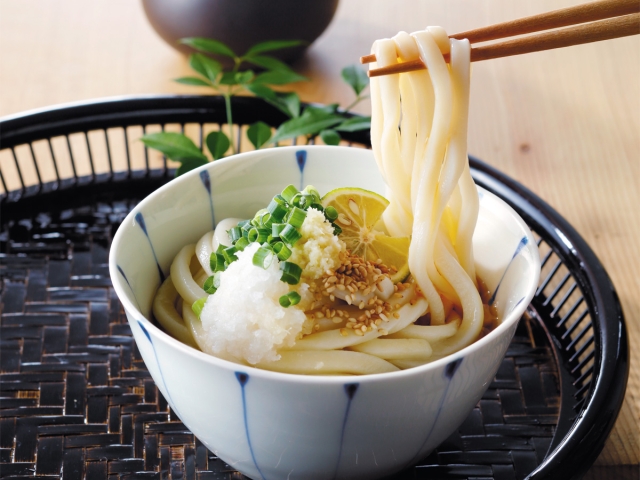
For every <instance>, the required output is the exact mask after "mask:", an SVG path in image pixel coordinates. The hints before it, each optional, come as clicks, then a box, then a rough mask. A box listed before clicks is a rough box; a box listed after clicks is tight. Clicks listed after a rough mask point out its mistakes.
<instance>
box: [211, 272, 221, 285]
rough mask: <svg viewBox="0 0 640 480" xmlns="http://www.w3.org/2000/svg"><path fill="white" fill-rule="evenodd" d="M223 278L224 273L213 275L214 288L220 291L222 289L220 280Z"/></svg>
mask: <svg viewBox="0 0 640 480" xmlns="http://www.w3.org/2000/svg"><path fill="white" fill-rule="evenodd" d="M221 278H222V272H216V273H214V274H213V286H214V287H215V288H216V289H218V288H220V279H221Z"/></svg>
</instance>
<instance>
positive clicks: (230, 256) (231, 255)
mask: <svg viewBox="0 0 640 480" xmlns="http://www.w3.org/2000/svg"><path fill="white" fill-rule="evenodd" d="M237 251H238V250H237V249H236V247H228V248H225V249H224V250H223V251H222V255H223V256H224V259H225V261H226V262H227V263H231V262H235V261H236V260H237V259H238V257H236V255H235V253H236V252H237Z"/></svg>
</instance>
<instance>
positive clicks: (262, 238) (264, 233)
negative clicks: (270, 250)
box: [254, 227, 271, 243]
mask: <svg viewBox="0 0 640 480" xmlns="http://www.w3.org/2000/svg"><path fill="white" fill-rule="evenodd" d="M257 230H258V236H257V238H256V239H255V240H254V241H255V242H258V243H264V242H266V241H267V238H268V237H269V235H271V229H270V228H262V227H258V228H257Z"/></svg>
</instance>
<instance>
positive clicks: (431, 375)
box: [109, 146, 540, 479]
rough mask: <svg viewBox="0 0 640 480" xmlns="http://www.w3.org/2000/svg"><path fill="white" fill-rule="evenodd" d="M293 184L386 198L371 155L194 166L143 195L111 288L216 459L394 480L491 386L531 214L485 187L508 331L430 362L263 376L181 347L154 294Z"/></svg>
mask: <svg viewBox="0 0 640 480" xmlns="http://www.w3.org/2000/svg"><path fill="white" fill-rule="evenodd" d="M287 184H294V185H296V186H298V187H300V188H302V187H303V186H305V185H307V184H312V185H314V186H315V187H316V188H317V189H318V190H319V191H320V192H321V193H325V192H327V191H329V190H331V189H333V188H335V187H339V186H354V187H361V188H366V189H369V190H373V191H377V192H380V193H384V188H385V187H384V183H383V181H382V179H381V177H380V175H379V173H378V171H377V168H376V164H375V161H374V159H373V155H372V153H371V151H369V150H364V149H356V148H346V147H325V146H314V147H282V148H274V149H267V150H260V151H255V152H250V153H245V154H241V155H236V156H234V157H230V158H227V159H223V160H218V161H216V162H214V163H211V164H208V165H205V166H204V167H202V168H200V169H198V170H195V171H192V172H190V173H188V174H186V175H184V176H182V177H180V178H178V179H176V180H174V181H172V182H170V183H169V184H167V185H166V186H164V187H162V188H160V189H159V190H157V191H156V192H154V193H153V194H151V195H150V196H149V197H148V198H146V199H145V200H143V201H142V202H141V203H140V204H139V205H138V206H137V207H135V208H134V209H133V211H132V212H131V213H130V214H129V215H128V216H127V218H126V219H125V220H124V222H123V223H122V225H121V227H120V228H119V230H118V232H117V234H116V235H115V238H114V240H113V245H112V247H111V254H110V258H109V268H110V272H111V278H112V281H113V285H114V287H115V290H116V292H117V294H118V297H119V298H120V300H121V301H122V304H123V305H124V308H125V311H126V314H127V317H128V319H129V323H130V325H131V330H132V331H133V335H134V337H135V340H136V343H137V345H138V348H139V350H140V353H141V354H142V358H143V359H144V361H145V364H146V365H147V368H148V369H149V371H150V373H151V375H152V377H153V379H154V380H155V382H156V384H157V385H158V388H159V389H160V391H161V392H162V394H163V395H164V396H165V398H166V399H167V401H168V402H169V404H170V405H171V408H172V409H173V411H174V412H175V413H176V414H177V415H178V417H180V419H181V420H182V421H183V422H184V424H185V425H186V426H187V427H188V428H189V429H191V431H192V432H193V433H194V434H195V435H196V437H198V438H199V439H200V440H201V441H202V442H203V443H204V444H205V445H206V446H207V447H208V448H209V449H210V450H211V451H212V452H213V453H214V454H215V455H217V456H219V457H220V458H222V459H223V460H224V461H225V462H227V463H228V464H229V465H231V466H232V467H233V468H235V469H238V470H239V471H241V472H243V473H244V474H246V475H247V476H249V477H251V478H253V479H275V478H289V479H294V478H298V479H316V478H317V479H325V478H349V479H356V478H364V479H373V478H379V477H384V476H386V475H389V474H391V473H393V472H396V471H399V470H402V469H403V468H406V467H408V466H410V465H412V464H414V463H416V462H418V461H419V460H420V459H421V458H423V457H424V456H426V455H427V454H428V453H429V452H430V451H431V450H432V449H433V448H435V447H436V446H437V445H438V444H439V443H440V442H442V441H443V440H444V439H446V438H447V437H448V436H449V435H450V434H451V433H452V432H453V431H454V430H455V429H456V428H457V427H458V426H459V425H460V424H461V423H462V421H463V420H464V419H465V418H466V416H467V415H468V414H469V412H470V411H471V410H472V409H473V407H474V406H475V405H476V403H477V402H478V400H479V399H480V397H481V396H482V394H483V392H484V391H485V390H486V389H487V387H488V386H489V384H490V382H491V380H492V379H493V377H494V375H495V373H496V371H497V369H498V367H499V365H500V363H501V360H502V358H503V356H504V354H505V352H506V349H507V347H508V345H509V343H510V341H511V338H512V336H513V334H514V332H515V329H516V326H517V323H518V320H519V318H520V317H521V315H522V314H523V312H524V310H525V308H526V306H527V305H528V303H529V301H530V300H531V298H532V297H533V294H534V292H535V289H536V286H537V284H538V277H539V272H540V260H539V257H538V250H537V246H536V243H535V241H534V239H533V237H532V235H531V232H530V230H529V229H528V228H527V226H526V225H525V223H524V222H523V221H522V219H521V218H520V217H519V216H518V215H517V214H516V213H515V212H514V211H513V210H512V209H511V208H510V207H509V206H508V205H506V204H505V203H504V202H503V201H502V200H500V199H498V198H497V197H496V196H494V195H492V194H491V193H489V192H486V191H484V190H482V189H480V188H479V189H478V193H479V196H480V215H479V220H478V225H477V228H476V233H475V235H474V238H473V246H474V251H475V258H476V260H477V271H478V274H479V276H480V277H481V278H482V279H483V280H484V281H485V283H486V284H487V285H488V287H489V288H490V290H491V292H492V297H493V302H494V303H495V304H496V306H497V309H498V311H499V316H500V318H501V319H502V321H501V324H500V325H499V326H498V327H497V328H496V329H494V330H493V331H492V332H491V333H489V334H488V335H487V336H485V337H484V338H482V339H480V340H478V341H477V342H475V343H473V344H472V345H470V346H469V347H467V348H465V349H463V350H461V351H459V352H457V353H455V354H453V355H451V356H449V357H445V358H442V359H439V360H437V361H435V362H433V363H430V364H427V365H424V366H421V367H417V368H413V369H409V370H404V371H400V372H393V373H385V374H376V375H369V376H362V377H345V376H335V377H327V376H322V377H314V376H303V375H290V374H283V373H277V372H269V371H263V370H258V369H255V368H251V367H245V366H241V365H237V364H234V363H229V362H227V361H224V360H221V359H218V358H215V357H212V356H209V355H207V354H205V353H202V352H200V351H198V350H195V349H193V348H191V347H188V346H186V345H184V344H182V343H180V342H178V341H177V340H175V339H173V338H172V337H170V336H169V335H167V334H166V333H164V332H163V331H162V330H160V329H159V328H158V327H157V326H156V324H155V323H154V321H153V320H152V317H151V303H152V297H153V295H154V293H155V291H156V289H157V288H158V286H159V284H160V282H161V281H162V280H163V279H164V278H165V276H166V275H167V273H168V271H169V266H170V264H171V262H172V259H173V257H174V255H175V254H176V253H177V252H178V251H179V250H180V248H181V247H182V246H183V245H185V244H187V243H193V242H195V241H197V239H198V238H199V237H200V236H201V235H203V234H204V233H205V232H207V231H208V230H211V229H212V228H213V227H214V225H215V224H216V221H218V220H221V219H223V218H226V217H249V216H250V215H252V214H253V213H254V212H255V211H257V210H258V209H259V208H261V207H263V206H264V205H266V204H267V203H268V202H269V200H270V199H271V197H272V196H273V195H274V194H275V193H277V192H280V191H281V190H282V188H283V187H284V186H286V185H287Z"/></svg>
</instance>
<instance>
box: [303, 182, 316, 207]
mask: <svg viewBox="0 0 640 480" xmlns="http://www.w3.org/2000/svg"><path fill="white" fill-rule="evenodd" d="M302 193H304V194H307V195H313V197H314V198H315V202H314V203H320V192H319V191H318V190H316V188H315V187H314V186H313V185H307V186H306V187H304V190H302Z"/></svg>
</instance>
